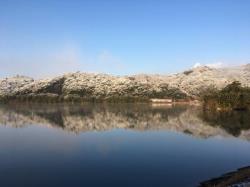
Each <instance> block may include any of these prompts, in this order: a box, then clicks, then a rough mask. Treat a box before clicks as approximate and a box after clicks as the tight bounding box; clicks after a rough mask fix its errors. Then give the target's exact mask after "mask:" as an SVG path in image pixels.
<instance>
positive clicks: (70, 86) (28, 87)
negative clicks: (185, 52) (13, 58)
mask: <svg viewBox="0 0 250 187" xmlns="http://www.w3.org/2000/svg"><path fill="white" fill-rule="evenodd" d="M233 81H239V82H240V83H241V84H242V85H243V86H249V85H250V64H247V65H244V66H239V67H233V68H220V69H215V68H210V67H207V66H201V67H197V68H193V69H190V70H188V71H184V72H182V73H177V74H173V75H144V74H141V75H133V76H112V75H107V74H94V73H80V72H76V73H69V74H65V75H62V76H58V77H55V78H50V79H40V80H34V79H33V78H30V77H25V76H15V77H9V78H4V79H0V100H1V101H10V100H20V101H41V102H54V101H58V102H60V101H110V102H116V101H125V102H129V101H150V99H152V98H156V99H172V100H174V101H176V100H177V101H178V100H182V101H184V100H185V101H186V100H189V99H195V98H199V94H200V92H201V91H203V90H206V89H207V88H208V87H211V86H212V87H215V88H217V89H222V88H224V87H225V86H226V85H228V84H230V83H231V82H233Z"/></svg>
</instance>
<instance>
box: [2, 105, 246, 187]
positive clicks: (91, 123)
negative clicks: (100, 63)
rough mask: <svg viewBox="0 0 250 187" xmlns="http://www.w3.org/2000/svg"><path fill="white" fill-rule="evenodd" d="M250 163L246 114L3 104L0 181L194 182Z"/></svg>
mask: <svg viewBox="0 0 250 187" xmlns="http://www.w3.org/2000/svg"><path fill="white" fill-rule="evenodd" d="M249 165H250V115H249V113H247V112H233V113H229V114H222V113H211V112H210V113H209V112H204V111H203V110H202V109H201V108H199V107H197V106H188V105H175V106H172V105H151V104H17V103H12V104H2V105H0V186H7V187H11V186H36V187H37V186H60V187H64V186H72V187H78V186H79V187H80V186H87V187H89V186H90V187H91V186H119V187H120V186H136V187H138V186H143V187H144V186H156V187H158V186H164V187H165V186H169V187H185V186H187V187H189V186H190V187H193V186H199V184H200V183H201V182H203V181H206V180H209V179H211V178H214V177H218V176H220V175H222V174H224V173H227V172H230V171H233V170H236V169H238V168H241V167H245V166H249Z"/></svg>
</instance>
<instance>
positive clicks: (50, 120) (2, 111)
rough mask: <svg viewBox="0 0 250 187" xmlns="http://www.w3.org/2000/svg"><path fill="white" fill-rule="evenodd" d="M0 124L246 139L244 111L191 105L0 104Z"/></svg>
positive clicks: (248, 120) (248, 125) (248, 122)
mask: <svg viewBox="0 0 250 187" xmlns="http://www.w3.org/2000/svg"><path fill="white" fill-rule="evenodd" d="M0 124H2V125H7V126H10V127H24V126H27V125H29V124H40V125H46V126H50V127H55V128H61V129H63V130H65V131H69V132H74V133H77V134H78V133H81V132H86V131H106V130H111V129H120V128H122V129H132V130H137V131H146V130H169V131H177V132H183V133H186V134H190V135H192V136H195V137H200V138H208V137H211V136H223V137H230V136H235V137H239V138H242V139H248V140H250V130H249V129H250V115H249V113H248V112H231V113H215V112H206V111H202V110H201V109H200V108H199V107H194V106H185V105H177V106H166V105H150V104H83V105H75V104H74V105H73V104H67V105H65V104H53V105H52V104H50V105H46V104H42V105H41V104H8V105H0Z"/></svg>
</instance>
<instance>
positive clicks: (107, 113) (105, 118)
mask: <svg viewBox="0 0 250 187" xmlns="http://www.w3.org/2000/svg"><path fill="white" fill-rule="evenodd" d="M1 110H2V111H4V114H6V113H15V114H19V115H24V116H26V117H27V118H31V119H34V121H37V122H38V123H40V121H39V120H41V121H45V122H47V123H49V124H50V125H53V126H58V127H62V128H64V127H66V126H67V124H68V123H72V124H73V123H75V122H76V121H74V120H78V121H79V122H80V121H81V122H82V123H83V124H84V123H87V122H91V123H97V122H98V121H100V122H102V123H104V122H105V123H109V121H110V123H112V122H126V121H127V122H128V123H133V124H131V126H133V127H135V128H136V125H138V124H139V123H140V122H151V123H152V122H154V120H155V122H157V121H158V122H159V121H160V122H161V123H166V122H168V120H169V117H171V118H178V116H179V115H180V114H181V113H182V112H184V111H185V110H186V107H175V108H171V107H170V108H169V107H163V108H155V107H152V106H151V105H148V104H84V105H75V104H74V105H73V104H72V105H68V104H67V105H63V104H50V105H46V104H44V105H43V104H22V105H18V104H12V105H4V106H2V107H1ZM69 119H71V120H72V121H70V122H68V121H67V120H69ZM10 120H11V119H10ZM91 120H92V121H91ZM66 123H67V124H66ZM107 125H108V124H107ZM152 125H153V124H152ZM138 128H140V127H138Z"/></svg>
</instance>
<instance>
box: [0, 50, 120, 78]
mask: <svg viewBox="0 0 250 187" xmlns="http://www.w3.org/2000/svg"><path fill="white" fill-rule="evenodd" d="M0 67H1V69H0V77H7V76H13V75H17V74H19V75H26V76H30V77H34V78H44V77H53V76H56V75H61V74H64V73H68V72H76V71H82V72H99V73H112V74H113V73H114V74H119V73H121V72H122V68H123V65H122V63H121V60H120V59H119V58H118V57H116V56H114V55H113V54H112V53H111V52H109V51H108V50H104V51H101V52H100V53H98V54H96V55H92V56H90V55H84V54H83V52H81V51H80V50H79V48H78V47H76V46H74V45H65V46H64V47H62V48H60V49H58V50H55V51H51V52H47V53H45V52H44V53H42V54H40V53H38V52H37V53H32V54H22V55H16V56H11V55H5V56H4V55H0Z"/></svg>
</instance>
